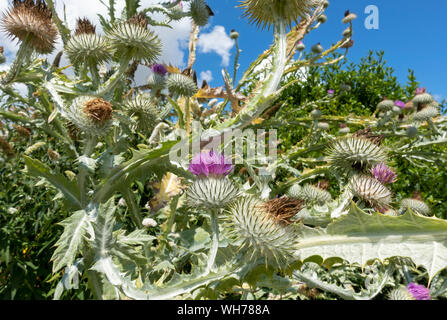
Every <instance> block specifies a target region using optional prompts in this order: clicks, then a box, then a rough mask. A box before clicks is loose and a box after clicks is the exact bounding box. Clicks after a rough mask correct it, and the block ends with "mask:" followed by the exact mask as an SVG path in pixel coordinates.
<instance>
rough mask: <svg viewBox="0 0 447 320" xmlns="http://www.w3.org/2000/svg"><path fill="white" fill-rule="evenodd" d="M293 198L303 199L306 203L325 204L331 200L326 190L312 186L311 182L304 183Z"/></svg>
mask: <svg viewBox="0 0 447 320" xmlns="http://www.w3.org/2000/svg"><path fill="white" fill-rule="evenodd" d="M295 198H297V199H300V200H303V201H304V202H306V203H307V204H315V203H316V204H320V205H322V204H325V203H326V202H329V201H331V200H332V196H331V194H330V193H329V192H327V191H326V190H323V189H321V188H318V187H316V186H313V185H311V184H308V185H305V186H304V187H302V188H301V190H300V191H299V192H298V193H297V194H296V195H295Z"/></svg>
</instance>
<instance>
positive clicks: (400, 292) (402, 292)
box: [388, 286, 415, 300]
mask: <svg viewBox="0 0 447 320" xmlns="http://www.w3.org/2000/svg"><path fill="white" fill-rule="evenodd" d="M388 300H415V299H414V297H413V295H412V294H411V293H410V292H408V290H407V288H405V287H404V286H401V287H399V288H397V289H394V290H392V291H391V292H390V293H389V294H388Z"/></svg>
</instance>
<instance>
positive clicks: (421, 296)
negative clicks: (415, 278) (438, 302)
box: [407, 282, 431, 300]
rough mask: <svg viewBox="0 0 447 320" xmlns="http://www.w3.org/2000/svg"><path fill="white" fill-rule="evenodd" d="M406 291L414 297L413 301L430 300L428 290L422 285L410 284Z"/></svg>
mask: <svg viewBox="0 0 447 320" xmlns="http://www.w3.org/2000/svg"><path fill="white" fill-rule="evenodd" d="M407 291H408V292H409V293H410V294H411V295H412V296H413V297H414V299H415V300H431V296H430V290H429V289H427V288H426V287H425V286H423V285H419V284H415V283H413V282H411V283H410V284H408V286H407Z"/></svg>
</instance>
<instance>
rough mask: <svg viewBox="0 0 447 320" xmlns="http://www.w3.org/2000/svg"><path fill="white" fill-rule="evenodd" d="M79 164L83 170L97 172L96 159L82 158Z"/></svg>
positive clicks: (79, 159)
mask: <svg viewBox="0 0 447 320" xmlns="http://www.w3.org/2000/svg"><path fill="white" fill-rule="evenodd" d="M78 162H79V165H80V166H81V167H82V168H84V169H87V170H88V171H89V172H90V173H93V172H95V169H96V160H95V159H92V158H89V157H87V156H80V157H79V158H78Z"/></svg>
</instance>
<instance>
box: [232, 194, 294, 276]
mask: <svg viewBox="0 0 447 320" xmlns="http://www.w3.org/2000/svg"><path fill="white" fill-rule="evenodd" d="M262 205H263V202H262V201H260V200H258V199H256V198H254V197H243V198H241V199H240V200H238V201H237V202H235V203H234V204H232V205H231V206H230V207H229V209H228V210H227V211H226V225H225V229H226V231H227V233H228V235H229V237H230V238H231V239H232V240H233V241H235V243H236V244H238V245H240V248H241V250H242V251H243V252H244V254H245V257H246V258H247V259H248V260H249V261H256V260H258V259H261V260H265V264H266V265H271V266H274V267H277V268H286V267H287V266H288V264H289V263H291V262H293V255H294V250H295V245H296V243H297V234H296V233H295V229H294V228H293V227H292V226H291V225H283V224H281V223H279V222H278V221H275V220H274V219H273V218H272V217H271V216H269V214H268V213H267V212H265V210H264V209H263V208H262Z"/></svg>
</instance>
